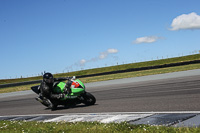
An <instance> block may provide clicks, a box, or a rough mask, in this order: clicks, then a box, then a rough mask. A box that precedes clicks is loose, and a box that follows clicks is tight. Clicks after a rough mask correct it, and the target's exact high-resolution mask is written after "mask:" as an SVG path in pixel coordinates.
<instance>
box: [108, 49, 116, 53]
mask: <svg viewBox="0 0 200 133" xmlns="http://www.w3.org/2000/svg"><path fill="white" fill-rule="evenodd" d="M107 52H108V53H110V54H114V53H118V50H117V49H108V50H107Z"/></svg>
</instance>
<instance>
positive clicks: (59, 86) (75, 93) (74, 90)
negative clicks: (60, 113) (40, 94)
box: [53, 79, 85, 100]
mask: <svg viewBox="0 0 200 133" xmlns="http://www.w3.org/2000/svg"><path fill="white" fill-rule="evenodd" d="M75 81H76V82H78V83H79V84H80V85H81V86H82V87H83V88H71V90H72V93H70V95H65V99H71V98H72V99H73V98H76V97H77V96H79V95H80V94H81V93H84V92H85V85H84V84H83V83H82V82H81V81H80V80H79V79H77V80H75ZM64 88H65V82H60V83H58V84H57V85H56V87H54V89H53V90H54V92H55V93H57V94H59V93H63V92H64ZM63 100H64V99H63Z"/></svg>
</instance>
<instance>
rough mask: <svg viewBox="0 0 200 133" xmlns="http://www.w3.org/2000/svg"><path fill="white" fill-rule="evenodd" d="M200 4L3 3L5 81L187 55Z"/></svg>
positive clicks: (0, 27)
mask: <svg viewBox="0 0 200 133" xmlns="http://www.w3.org/2000/svg"><path fill="white" fill-rule="evenodd" d="M199 5H200V1H199V0H0V46H1V52H0V56H1V65H0V70H1V71H0V79H7V78H19V77H21V76H23V77H29V76H36V75H38V74H41V72H43V71H46V72H47V71H48V72H52V73H61V72H68V71H76V70H81V69H90V68H96V67H105V66H111V65H117V64H123V63H132V62H141V61H146V60H152V59H157V58H162V57H163V58H167V57H176V56H180V55H188V54H192V53H194V52H196V53H197V52H199V50H200V8H199Z"/></svg>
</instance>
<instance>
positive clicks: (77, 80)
mask: <svg viewBox="0 0 200 133" xmlns="http://www.w3.org/2000/svg"><path fill="white" fill-rule="evenodd" d="M75 81H76V82H78V83H79V84H80V85H81V86H82V87H83V88H84V89H85V85H84V84H83V82H81V81H80V80H79V79H76V80H75Z"/></svg>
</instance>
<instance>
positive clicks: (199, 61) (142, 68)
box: [0, 60, 200, 88]
mask: <svg viewBox="0 0 200 133" xmlns="http://www.w3.org/2000/svg"><path fill="white" fill-rule="evenodd" d="M198 63H200V60H194V61H186V62H179V63H170V64H164V65H156V66H148V67H141V68H130V69H126V70H117V71H111V72H103V73H96V74H88V75H82V76H76V78H85V77H94V76H102V75H109V74H117V73H124V72H134V71H141V70H151V69H158V68H167V67H174V66H183V65H189V64H198ZM41 82H42V80H35V81H27V82H20V83H10V84H2V85H0V88H5V87H14V86H21V85H29V84H36V83H41Z"/></svg>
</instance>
